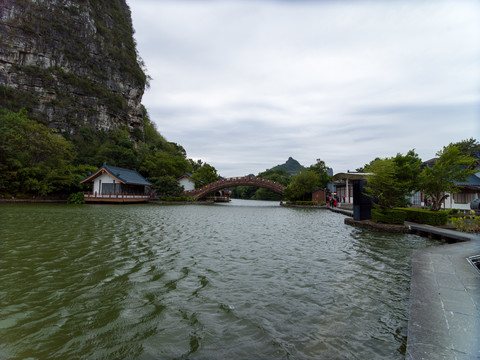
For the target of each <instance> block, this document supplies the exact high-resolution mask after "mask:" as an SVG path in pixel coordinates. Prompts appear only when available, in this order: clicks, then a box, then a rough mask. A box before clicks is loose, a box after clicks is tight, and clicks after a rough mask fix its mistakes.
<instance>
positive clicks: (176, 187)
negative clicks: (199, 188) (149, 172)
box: [149, 176, 184, 195]
mask: <svg viewBox="0 0 480 360" xmlns="http://www.w3.org/2000/svg"><path fill="white" fill-rule="evenodd" d="M149 180H150V182H151V183H152V184H153V191H154V192H155V194H157V195H177V194H180V193H182V192H183V190H184V188H183V186H181V185H180V184H179V183H178V181H177V180H176V179H175V178H174V177H173V176H160V177H153V178H150V179H149Z"/></svg>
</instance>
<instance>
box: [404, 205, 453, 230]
mask: <svg viewBox="0 0 480 360" xmlns="http://www.w3.org/2000/svg"><path fill="white" fill-rule="evenodd" d="M397 210H401V211H404V212H405V215H406V216H405V220H406V221H411V222H415V223H419V224H427V225H433V226H435V225H445V224H446V223H447V221H448V213H447V212H446V211H430V210H424V209H410V208H397Z"/></svg>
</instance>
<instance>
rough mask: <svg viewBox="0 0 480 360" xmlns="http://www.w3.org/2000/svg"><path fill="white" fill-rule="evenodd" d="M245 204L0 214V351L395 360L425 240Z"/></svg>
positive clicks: (55, 208)
mask: <svg viewBox="0 0 480 360" xmlns="http://www.w3.org/2000/svg"><path fill="white" fill-rule="evenodd" d="M249 204H252V203H251V202H250V203H240V205H242V206H235V204H228V205H222V206H158V205H132V206H109V205H103V206H100V205H86V206H78V207H77V206H64V205H15V206H12V205H0V211H1V216H2V218H1V220H2V229H1V243H0V244H1V257H0V276H1V278H2V286H1V288H0V302H1V303H2V305H3V306H2V308H1V309H0V356H3V357H5V358H32V359H43V358H49V359H65V358H78V359H91V358H115V359H187V358H188V359H225V358H229V359H245V358H261V359H318V358H329V359H357V358H368V359H400V358H403V357H404V352H405V343H406V326H407V323H406V321H407V307H408V291H409V276H410V269H411V267H410V257H411V253H412V251H413V250H414V249H417V248H422V247H425V246H430V245H431V243H429V242H427V241H426V240H425V239H422V238H419V237H416V236H412V235H390V234H383V233H371V232H368V231H365V230H360V229H353V228H351V227H347V226H346V225H344V223H343V218H344V217H343V216H342V215H339V214H334V213H330V212H327V211H312V210H308V209H307V210H304V209H285V208H281V207H279V206H272V204H271V203H254V204H255V205H256V206H249ZM275 205H276V204H275ZM25 224H28V226H25Z"/></svg>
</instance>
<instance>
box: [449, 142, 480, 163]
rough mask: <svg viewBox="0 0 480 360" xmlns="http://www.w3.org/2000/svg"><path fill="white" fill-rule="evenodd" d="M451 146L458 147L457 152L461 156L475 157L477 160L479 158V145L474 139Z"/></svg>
mask: <svg viewBox="0 0 480 360" xmlns="http://www.w3.org/2000/svg"><path fill="white" fill-rule="evenodd" d="M453 145H455V146H456V147H458V150H459V151H460V154H462V155H467V156H471V157H476V158H477V159H479V158H480V143H479V142H478V141H477V140H475V139H474V138H470V139H468V140H463V141H459V142H457V143H454V144H453Z"/></svg>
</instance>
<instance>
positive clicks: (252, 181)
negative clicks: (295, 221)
mask: <svg viewBox="0 0 480 360" xmlns="http://www.w3.org/2000/svg"><path fill="white" fill-rule="evenodd" d="M240 185H244V186H248V185H252V186H260V187H267V188H271V189H272V190H277V191H279V192H283V189H284V186H283V185H282V184H280V183H278V182H276V181H272V180H267V179H263V178H258V177H252V176H243V177H231V178H225V179H220V180H217V181H214V182H213V183H210V184H208V185H206V186H203V187H201V188H199V189H195V190H188V191H185V192H184V193H183V194H184V195H187V196H196V195H206V194H208V193H209V192H210V191H212V192H213V191H216V190H220V189H221V188H223V187H225V188H228V187H232V186H240ZM266 185H268V186H266Z"/></svg>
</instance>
